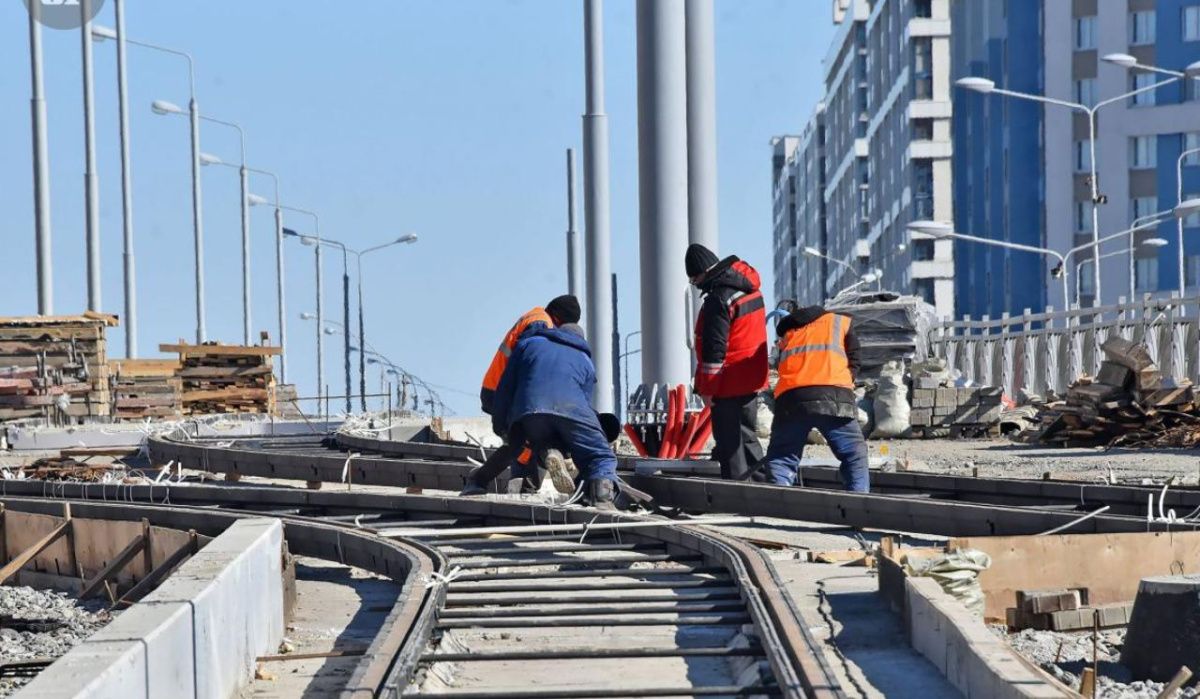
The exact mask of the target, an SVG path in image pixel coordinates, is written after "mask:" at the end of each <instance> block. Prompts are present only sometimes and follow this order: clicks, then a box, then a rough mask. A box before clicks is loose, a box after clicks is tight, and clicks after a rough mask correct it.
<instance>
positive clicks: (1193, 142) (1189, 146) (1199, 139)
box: [1183, 132, 1200, 165]
mask: <svg viewBox="0 0 1200 699" xmlns="http://www.w3.org/2000/svg"><path fill="white" fill-rule="evenodd" d="M1188 151H1194V152H1192V153H1188V154H1187V155H1184V156H1183V164H1184V165H1200V132H1193V133H1185V134H1184V135H1183V152H1184V153H1187V152H1188Z"/></svg>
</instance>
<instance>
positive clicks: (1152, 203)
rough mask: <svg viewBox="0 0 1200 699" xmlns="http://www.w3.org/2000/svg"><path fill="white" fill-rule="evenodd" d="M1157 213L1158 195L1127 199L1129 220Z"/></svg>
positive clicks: (1131, 221)
mask: <svg viewBox="0 0 1200 699" xmlns="http://www.w3.org/2000/svg"><path fill="white" fill-rule="evenodd" d="M1156 213H1158V197H1153V196H1151V197H1134V198H1133V199H1130V200H1129V214H1130V215H1129V222H1130V224H1132V223H1133V222H1134V221H1137V220H1138V219H1144V218H1147V217H1149V216H1153V215H1154V214H1156Z"/></svg>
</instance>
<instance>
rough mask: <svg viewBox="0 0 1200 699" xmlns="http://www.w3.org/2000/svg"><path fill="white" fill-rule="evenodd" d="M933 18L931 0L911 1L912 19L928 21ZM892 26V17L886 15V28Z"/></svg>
mask: <svg viewBox="0 0 1200 699" xmlns="http://www.w3.org/2000/svg"><path fill="white" fill-rule="evenodd" d="M932 16H933V0H913V17H921V18H924V19H928V18H930V17H932ZM891 24H892V16H891V15H888V26H889V27H890V26H891Z"/></svg>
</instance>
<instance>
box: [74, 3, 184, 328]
mask: <svg viewBox="0 0 1200 699" xmlns="http://www.w3.org/2000/svg"><path fill="white" fill-rule="evenodd" d="M117 7H118V12H120V9H119V8H120V4H119V3H118V5H117ZM124 24H125V17H124V14H123V13H121V14H118V16H117V26H118V28H119V29H120V30H121V31H120V34H119V35H118V32H116V31H114V30H112V29H109V28H108V27H102V26H99V25H96V26H93V27H92V37H93V38H95V39H97V40H103V39H117V56H118V62H119V66H118V81H119V82H120V83H124V69H123V65H124V64H123V61H120V57H121V56H122V55H123V54H124V45H125V44H133V45H134V46H141V47H143V48H148V49H152V50H154V51H159V52H162V53H168V54H171V55H172V56H179V57H181V58H183V59H185V60H186V61H187V65H188V110H187V111H188V117H189V121H190V126H191V147H192V231H193V246H194V247H195V259H196V342H197V343H200V342H204V340H205V339H206V336H207V335H208V332H207V330H206V329H205V324H204V214H203V205H202V202H203V197H202V195H201V192H200V107H199V105H198V104H197V103H196V68H195V62H194V61H193V60H192V55H191V54H190V53H188V52H186V51H179V50H177V49H172V48H167V47H165V46H159V45H157V44H151V43H149V42H145V41H135V40H133V39H130V38H128V37H126V36H125V32H124V29H125V27H124ZM118 88H119V89H120V88H121V85H118ZM122 91H123V90H122ZM170 107H173V108H174V110H173V111H175V112H177V113H182V112H183V110H182V109H180V108H179V107H176V106H175V105H173V104H171V103H170V102H155V103H154V104H153V105H151V108H152V109H153V110H154V111H155V113H158V114H168V113H171V111H172V110H170V109H167V108H170ZM124 130H125V132H126V136H128V133H127V132H128V124H127V123H126V124H125V125H124ZM123 141H124V143H125V146H124V148H126V149H127V148H128V141H129V139H128V138H124V139H123ZM125 172H126V179H127V178H128V167H126V168H125ZM125 184H126V183H125V181H124V180H122V187H123V188H124V191H125V196H126V198H127V199H129V202H130V206H129V207H128V208H129V209H130V210H131V209H132V196H133V195H132V191H131V189H130V188H129V187H125ZM126 220H127V222H128V221H129V220H130V219H129V217H128V216H127V217H126ZM126 225H127V226H130V229H129V230H128V231H127V232H126V235H125V238H126V240H125V246H126V249H125V255H126V256H127V257H126V259H127V260H129V262H130V264H128V265H127V266H126V275H127V277H126V281H125V284H126V289H127V290H126V294H127V296H128V295H130V294H132V293H133V287H132V284H131V280H132V273H133V265H132V260H133V231H132V223H127V224H126ZM126 303H127V304H128V301H126Z"/></svg>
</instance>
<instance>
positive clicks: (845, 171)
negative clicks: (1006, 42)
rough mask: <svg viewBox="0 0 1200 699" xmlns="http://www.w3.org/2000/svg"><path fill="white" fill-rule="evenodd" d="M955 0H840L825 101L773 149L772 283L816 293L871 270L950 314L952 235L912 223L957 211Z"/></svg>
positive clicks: (806, 297)
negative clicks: (916, 230)
mask: <svg viewBox="0 0 1200 699" xmlns="http://www.w3.org/2000/svg"><path fill="white" fill-rule="evenodd" d="M950 4H951V3H950V0H834V17H833V20H834V22H835V23H836V24H837V25H838V31H837V34H836V36H835V37H834V40H833V43H832V45H831V46H830V49H829V52H828V54H827V56H826V58H825V62H824V71H825V77H824V83H825V85H824V99H823V100H822V105H821V107H820V108H819V109H818V110H817V114H816V115H815V116H814V117H813V119H812V120H811V121H810V122H809V124H808V126H807V127H806V128H805V130H804V132H803V134H802V135H801V136H799V137H781V138H780V139H777V140H776V144H775V151H774V153H773V157H774V159H775V163H776V167H775V170H774V173H773V174H774V175H775V179H774V196H775V211H776V216H777V218H776V221H777V223H776V227H775V256H776V258H775V259H776V272H777V275H782V277H783V278H784V281H783V282H782V283H781V282H777V292H782V291H790V292H792V294H793V296H794V297H796V298H797V300H799V301H801V302H805V303H821V302H822V301H824V300H826V299H829V298H831V297H833V296H834V295H836V294H837V292H838V291H839V290H841V289H844V288H846V287H848V286H850V285H852V284H854V283H856V282H858V281H859V279H860V276H861V275H862V274H865V273H867V272H875V273H877V275H878V276H879V278H880V283H881V285H882V286H883V287H884V288H886V289H889V290H894V291H899V292H902V293H909V294H916V295H919V296H923V297H924V298H925V299H926V300H927V301H928V302H929V303H931V304H932V305H933V306H934V307H935V308H936V309H937V312H938V314H939V315H941V316H949V315H952V314H953V313H954V288H953V273H954V263H953V246H952V244H951V242H950V241H948V240H933V239H932V238H929V237H928V236H924V235H921V234H913V235H911V236H910V234H909V232H908V230H907V224H908V223H909V222H911V221H914V220H919V219H930V218H932V219H939V220H952V218H953V215H954V203H953V190H952V186H951V176H952V173H951V156H952V155H953V147H952V143H951V132H950V117H951V105H950V89H951V85H950ZM789 139H790V140H789ZM793 186H794V187H795V191H794V192H793V190H792V187H793ZM793 209H794V210H795V212H796V216H797V217H799V218H797V219H795V220H793V221H791V222H788V221H786V220H785V221H784V225H780V223H779V221H780V218H779V216H780V215H781V214H780V212H784V214H783V215H784V218H785V219H786V218H787V215H788V214H789V212H790V211H791V210H793ZM788 235H791V236H792V238H788V237H786V236H788ZM793 238H794V240H793ZM808 248H811V249H812V251H813V252H820V253H821V254H823V255H824V256H825V257H827V258H829V259H824V258H821V257H818V256H816V255H812V254H808V253H806V252H805V250H806V249H808ZM780 278H781V277H780V276H777V279H780Z"/></svg>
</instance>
